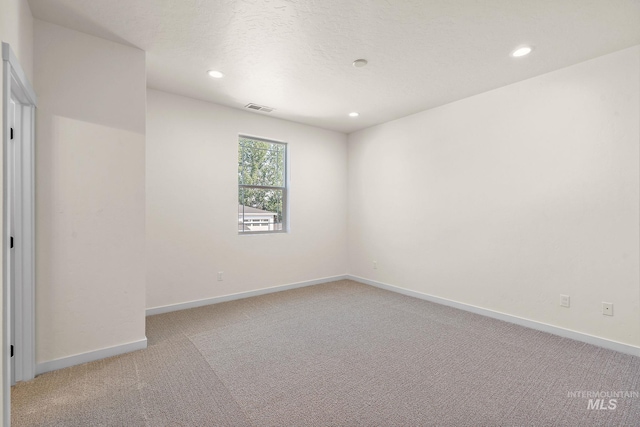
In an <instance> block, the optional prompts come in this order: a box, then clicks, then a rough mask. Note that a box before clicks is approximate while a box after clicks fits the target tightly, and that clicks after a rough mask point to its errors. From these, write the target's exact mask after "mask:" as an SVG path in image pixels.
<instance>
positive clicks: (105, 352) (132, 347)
mask: <svg viewBox="0 0 640 427" xmlns="http://www.w3.org/2000/svg"><path fill="white" fill-rule="evenodd" d="M145 348H147V338H146V337H145V338H144V339H142V340H139V341H134V342H130V343H127V344H121V345H116V346H113V347H107V348H101V349H100V350H94V351H89V352H87V353H81V354H74V355H73V356H68V357H62V358H60V359H55V360H49V361H47V362H42V363H38V365H37V366H36V375H40V374H44V373H45V372H51V371H55V370H58V369H63V368H68V367H70V366H75V365H82V364H83V363H88V362H95V361H96V360H100V359H106V358H107V357H112V356H118V355H120V354H125V353H130V352H132V351H136V350H143V349H145Z"/></svg>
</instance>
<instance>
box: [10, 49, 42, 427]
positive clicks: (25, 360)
mask: <svg viewBox="0 0 640 427" xmlns="http://www.w3.org/2000/svg"><path fill="white" fill-rule="evenodd" d="M2 85H3V99H2V107H3V108H2V112H3V129H2V145H3V147H2V150H3V153H4V157H3V171H2V173H3V176H4V179H3V189H2V197H3V224H2V232H3V236H2V245H3V257H2V265H3V277H2V295H3V301H2V306H3V314H2V316H3V327H2V353H3V362H4V363H3V364H2V390H3V400H2V407H3V419H2V425H9V424H10V422H11V378H10V377H11V375H10V373H11V358H10V357H9V345H10V343H8V340H9V337H10V332H9V331H10V330H11V328H12V322H11V317H12V316H13V314H12V313H11V310H10V306H11V299H12V294H11V291H10V290H9V287H10V283H11V271H10V270H11V268H10V264H9V261H10V258H9V256H10V250H9V240H10V232H11V230H10V224H9V209H10V207H11V203H10V202H9V196H10V194H9V190H8V188H9V185H11V183H10V180H9V179H8V175H7V173H8V172H7V171H8V170H9V169H8V167H7V161H8V156H7V151H8V146H9V141H10V126H9V116H8V115H9V108H8V106H9V102H10V99H11V97H12V96H16V97H17V98H18V99H19V101H20V103H21V104H22V106H21V107H20V108H23V111H22V113H23V114H22V118H23V119H27V120H26V121H23V124H24V125H25V126H26V127H23V128H22V129H21V132H20V133H21V134H22V142H28V144H23V148H24V149H25V152H23V153H22V154H23V171H24V172H25V175H23V176H22V179H23V180H24V181H25V182H26V184H27V185H33V182H34V181H33V174H31V173H27V172H32V171H33V165H34V164H33V162H32V160H33V159H32V158H31V159H28V158H26V157H25V155H26V156H28V155H32V153H33V147H34V145H33V143H34V135H35V133H34V122H35V120H34V118H35V114H34V109H35V107H36V105H37V103H38V100H37V97H36V94H35V91H34V90H33V86H31V82H30V81H29V79H28V78H27V75H26V74H25V72H24V70H23V69H22V66H21V65H20V62H19V61H18V58H17V57H16V56H15V54H14V53H13V51H12V50H11V46H9V44H7V43H4V42H3V43H2ZM27 121H28V123H27ZM26 137H28V138H29V141H26V140H25V138H26ZM33 194H34V191H33V187H31V188H30V190H29V191H27V192H26V193H25V194H23V195H24V196H25V197H24V198H23V200H22V207H23V208H24V209H26V212H27V215H28V214H33V212H34V205H33V201H34V198H33ZM21 226H22V232H23V234H24V238H23V239H22V242H21V243H22V244H21V245H20V252H21V258H20V259H21V268H23V269H24V271H23V272H24V273H25V274H24V275H23V285H24V289H23V290H24V292H23V293H22V294H21V296H22V298H21V301H16V303H17V304H18V303H19V304H21V305H20V308H21V311H20V312H18V313H19V314H21V326H22V332H23V335H22V338H23V339H22V346H23V348H22V350H21V354H20V355H18V354H16V356H15V357H16V360H17V358H18V357H21V362H20V363H19V364H16V367H19V368H21V369H20V372H19V373H18V372H17V371H16V373H17V375H16V377H18V374H19V375H21V376H22V377H21V379H29V378H33V374H34V371H35V369H34V368H35V366H34V365H35V360H34V359H33V356H34V355H35V331H34V319H35V305H34V304H33V298H32V297H33V295H34V283H35V282H34V262H35V259H34V254H35V252H34V247H35V242H34V241H33V239H34V238H35V234H34V233H33V231H34V228H33V226H34V222H33V217H30V218H29V217H26V218H25V222H24V223H23V224H21ZM27 238H31V240H30V241H28V242H27V241H26V239H27ZM17 250H18V248H16V252H17ZM30 263H31V264H30ZM25 280H26V281H25ZM16 295H17V293H16ZM25 319H26V320H25ZM29 346H31V347H30V348H29Z"/></svg>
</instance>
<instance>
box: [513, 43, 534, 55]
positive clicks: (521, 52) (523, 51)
mask: <svg viewBox="0 0 640 427" xmlns="http://www.w3.org/2000/svg"><path fill="white" fill-rule="evenodd" d="M532 50H533V49H532V48H531V47H530V46H522V47H519V48H518V49H516V50H514V51H513V52H511V56H513V57H514V58H519V57H521V56H525V55H528V54H530V53H531V51H532Z"/></svg>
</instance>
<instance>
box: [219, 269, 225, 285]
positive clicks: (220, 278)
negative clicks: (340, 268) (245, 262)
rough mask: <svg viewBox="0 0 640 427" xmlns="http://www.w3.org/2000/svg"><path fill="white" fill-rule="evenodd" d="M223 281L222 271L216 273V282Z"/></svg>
mask: <svg viewBox="0 0 640 427" xmlns="http://www.w3.org/2000/svg"><path fill="white" fill-rule="evenodd" d="M222 280H224V271H218V282H222Z"/></svg>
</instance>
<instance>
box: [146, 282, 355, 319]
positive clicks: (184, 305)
mask: <svg viewBox="0 0 640 427" xmlns="http://www.w3.org/2000/svg"><path fill="white" fill-rule="evenodd" d="M346 278H347V276H346V275H341V276H331V277H324V278H322V279H315V280H307V281H305V282H298V283H290V284H288V285H280V286H273V287H271V288H262V289H256V290H255V291H248V292H239V293H237V294H230V295H223V296H219V297H213V298H206V299H200V300H196V301H188V302H181V303H178V304H171V305H164V306H160V307H153V308H147V316H154V315H156V314H163V313H170V312H172V311H178V310H187V309H189V308H196V307H203V306H205V305H211V304H219V303H221V302H227V301H234V300H237V299H243V298H250V297H255V296H258V295H265V294H271V293H274V292H282V291H287V290H289V289H296V288H304V287H306V286H313V285H319V284H320V283H328V282H335V281H338V280H344V279H346Z"/></svg>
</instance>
